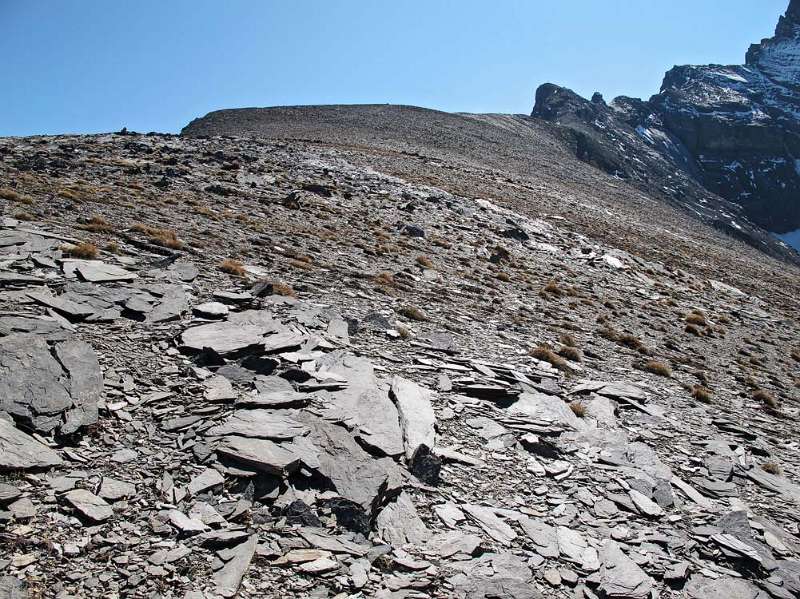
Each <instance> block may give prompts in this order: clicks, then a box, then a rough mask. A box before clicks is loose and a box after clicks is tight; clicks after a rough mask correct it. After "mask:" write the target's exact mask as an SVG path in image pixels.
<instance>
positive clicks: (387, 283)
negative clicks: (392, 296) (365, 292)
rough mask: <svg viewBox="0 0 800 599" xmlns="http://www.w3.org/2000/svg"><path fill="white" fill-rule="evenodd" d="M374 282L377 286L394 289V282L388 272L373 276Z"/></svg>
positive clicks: (392, 276)
mask: <svg viewBox="0 0 800 599" xmlns="http://www.w3.org/2000/svg"><path fill="white" fill-rule="evenodd" d="M375 282H376V283H377V284H378V285H383V286H384V287H394V286H395V280H394V275H393V274H392V273H390V272H382V273H378V274H377V275H375Z"/></svg>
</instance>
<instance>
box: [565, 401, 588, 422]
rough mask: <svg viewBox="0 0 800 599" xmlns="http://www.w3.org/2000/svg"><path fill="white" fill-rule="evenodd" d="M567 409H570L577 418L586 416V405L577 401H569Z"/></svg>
mask: <svg viewBox="0 0 800 599" xmlns="http://www.w3.org/2000/svg"><path fill="white" fill-rule="evenodd" d="M569 409H570V410H572V413H573V414H575V415H576V416H577V417H578V418H583V417H584V416H586V406H585V405H583V404H582V403H581V402H579V401H571V402H570V403H569Z"/></svg>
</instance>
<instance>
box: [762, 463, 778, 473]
mask: <svg viewBox="0 0 800 599" xmlns="http://www.w3.org/2000/svg"><path fill="white" fill-rule="evenodd" d="M761 469H762V470H763V471H764V472H767V473H769V474H774V475H776V476H779V475H781V474H782V473H783V469H782V468H781V466H780V464H778V462H764V463H763V464H761Z"/></svg>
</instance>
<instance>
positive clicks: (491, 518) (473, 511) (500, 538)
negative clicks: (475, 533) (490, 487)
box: [461, 505, 517, 545]
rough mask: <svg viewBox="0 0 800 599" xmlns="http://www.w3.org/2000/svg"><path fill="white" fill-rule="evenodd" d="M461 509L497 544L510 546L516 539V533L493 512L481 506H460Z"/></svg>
mask: <svg viewBox="0 0 800 599" xmlns="http://www.w3.org/2000/svg"><path fill="white" fill-rule="evenodd" d="M461 507H462V509H463V510H464V511H465V512H466V513H467V514H469V515H470V516H472V517H473V518H474V519H475V520H476V521H477V522H478V524H479V525H480V526H481V528H483V530H485V531H486V534H488V535H489V536H490V537H492V538H493V539H494V540H495V541H497V542H498V543H501V544H503V545H510V544H511V542H512V541H513V540H514V539H516V538H517V533H516V532H514V529H513V528H511V527H510V526H509V525H508V524H506V523H505V522H503V521H502V520H501V519H500V518H499V517H498V516H497V515H496V514H495V510H494V509H492V508H489V507H484V506H481V505H462V506H461Z"/></svg>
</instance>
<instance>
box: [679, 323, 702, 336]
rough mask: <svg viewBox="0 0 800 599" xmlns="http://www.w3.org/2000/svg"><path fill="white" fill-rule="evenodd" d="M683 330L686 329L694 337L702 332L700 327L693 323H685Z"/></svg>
mask: <svg viewBox="0 0 800 599" xmlns="http://www.w3.org/2000/svg"><path fill="white" fill-rule="evenodd" d="M684 331H686V332H687V333H689V334H690V335H694V336H695V337H699V336H700V335H702V334H703V332H702V331H701V330H700V329H698V328H697V327H696V326H694V325H693V324H687V325H686V328H685V329H684Z"/></svg>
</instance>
